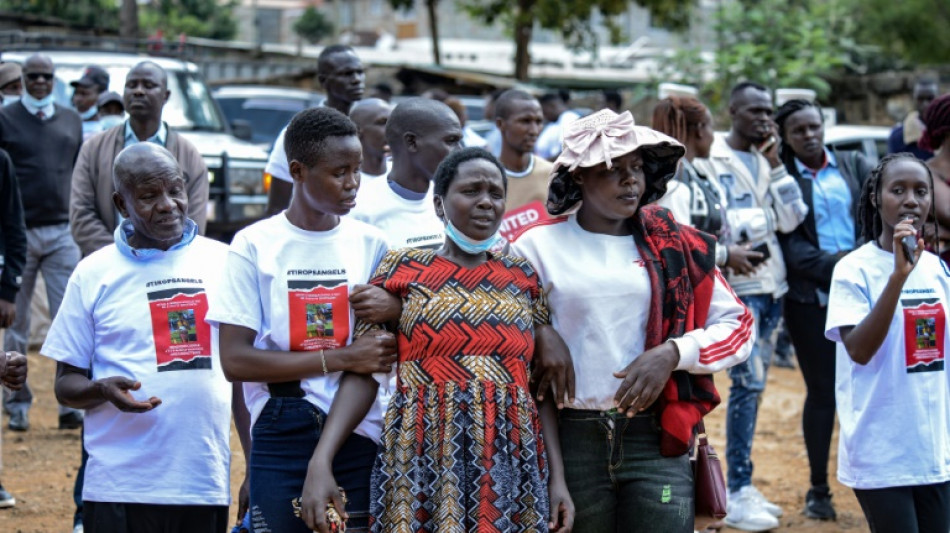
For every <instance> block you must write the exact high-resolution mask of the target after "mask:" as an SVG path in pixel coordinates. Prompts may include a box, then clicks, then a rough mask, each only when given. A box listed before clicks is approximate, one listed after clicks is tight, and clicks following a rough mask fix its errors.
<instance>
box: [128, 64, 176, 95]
mask: <svg viewBox="0 0 950 533" xmlns="http://www.w3.org/2000/svg"><path fill="white" fill-rule="evenodd" d="M145 67H148V68H154V69H155V70H157V71H159V72H160V73H161V74H162V76H161V80H162V88H163V89H168V72H166V71H165V69H163V68H162V66H161V65H159V64H158V63H156V62H154V61H152V60H150V59H146V60H145V61H139V62H138V63H136V64H135V65H133V66H132V68H130V69H129V72H132V71H133V70H137V69H140V68H145ZM126 77H128V74H126Z"/></svg>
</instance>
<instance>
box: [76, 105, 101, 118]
mask: <svg viewBox="0 0 950 533" xmlns="http://www.w3.org/2000/svg"><path fill="white" fill-rule="evenodd" d="M98 112H99V108H98V107H96V106H92V107H90V108H89V109H87V110H86V111H85V112H83V113H80V114H79V116H80V118H82V119H83V120H84V121H85V120H89V119H91V118H92V117H94V116H96V113H98Z"/></svg>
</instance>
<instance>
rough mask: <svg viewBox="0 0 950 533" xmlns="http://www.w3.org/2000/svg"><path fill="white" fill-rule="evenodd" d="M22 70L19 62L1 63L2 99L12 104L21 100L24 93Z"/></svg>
mask: <svg viewBox="0 0 950 533" xmlns="http://www.w3.org/2000/svg"><path fill="white" fill-rule="evenodd" d="M21 74H22V70H21V69H20V65H18V64H17V63H0V101H2V102H3V104H4V105H10V104H12V103H14V102H18V101H20V95H21V94H23V82H22V81H21V80H20V76H21Z"/></svg>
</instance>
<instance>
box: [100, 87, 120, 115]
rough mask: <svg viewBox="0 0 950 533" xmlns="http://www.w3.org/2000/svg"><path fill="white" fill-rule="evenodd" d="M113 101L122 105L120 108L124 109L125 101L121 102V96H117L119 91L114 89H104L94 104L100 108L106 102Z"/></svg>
mask: <svg viewBox="0 0 950 533" xmlns="http://www.w3.org/2000/svg"><path fill="white" fill-rule="evenodd" d="M112 102H115V103H117V104H119V105H120V106H122V109H123V110H124V109H125V103H123V102H122V97H121V96H119V93H117V92H115V91H106V92H104V93H102V94H100V95H99V99H98V100H96V106H97V107H99V108H100V109H101V108H103V107H105V105H106V104H109V103H112Z"/></svg>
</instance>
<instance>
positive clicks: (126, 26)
mask: <svg viewBox="0 0 950 533" xmlns="http://www.w3.org/2000/svg"><path fill="white" fill-rule="evenodd" d="M119 20H120V22H119V36H120V37H123V38H125V39H137V38H138V37H139V4H138V2H137V1H136V0H122V9H121V11H120V12H119Z"/></svg>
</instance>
